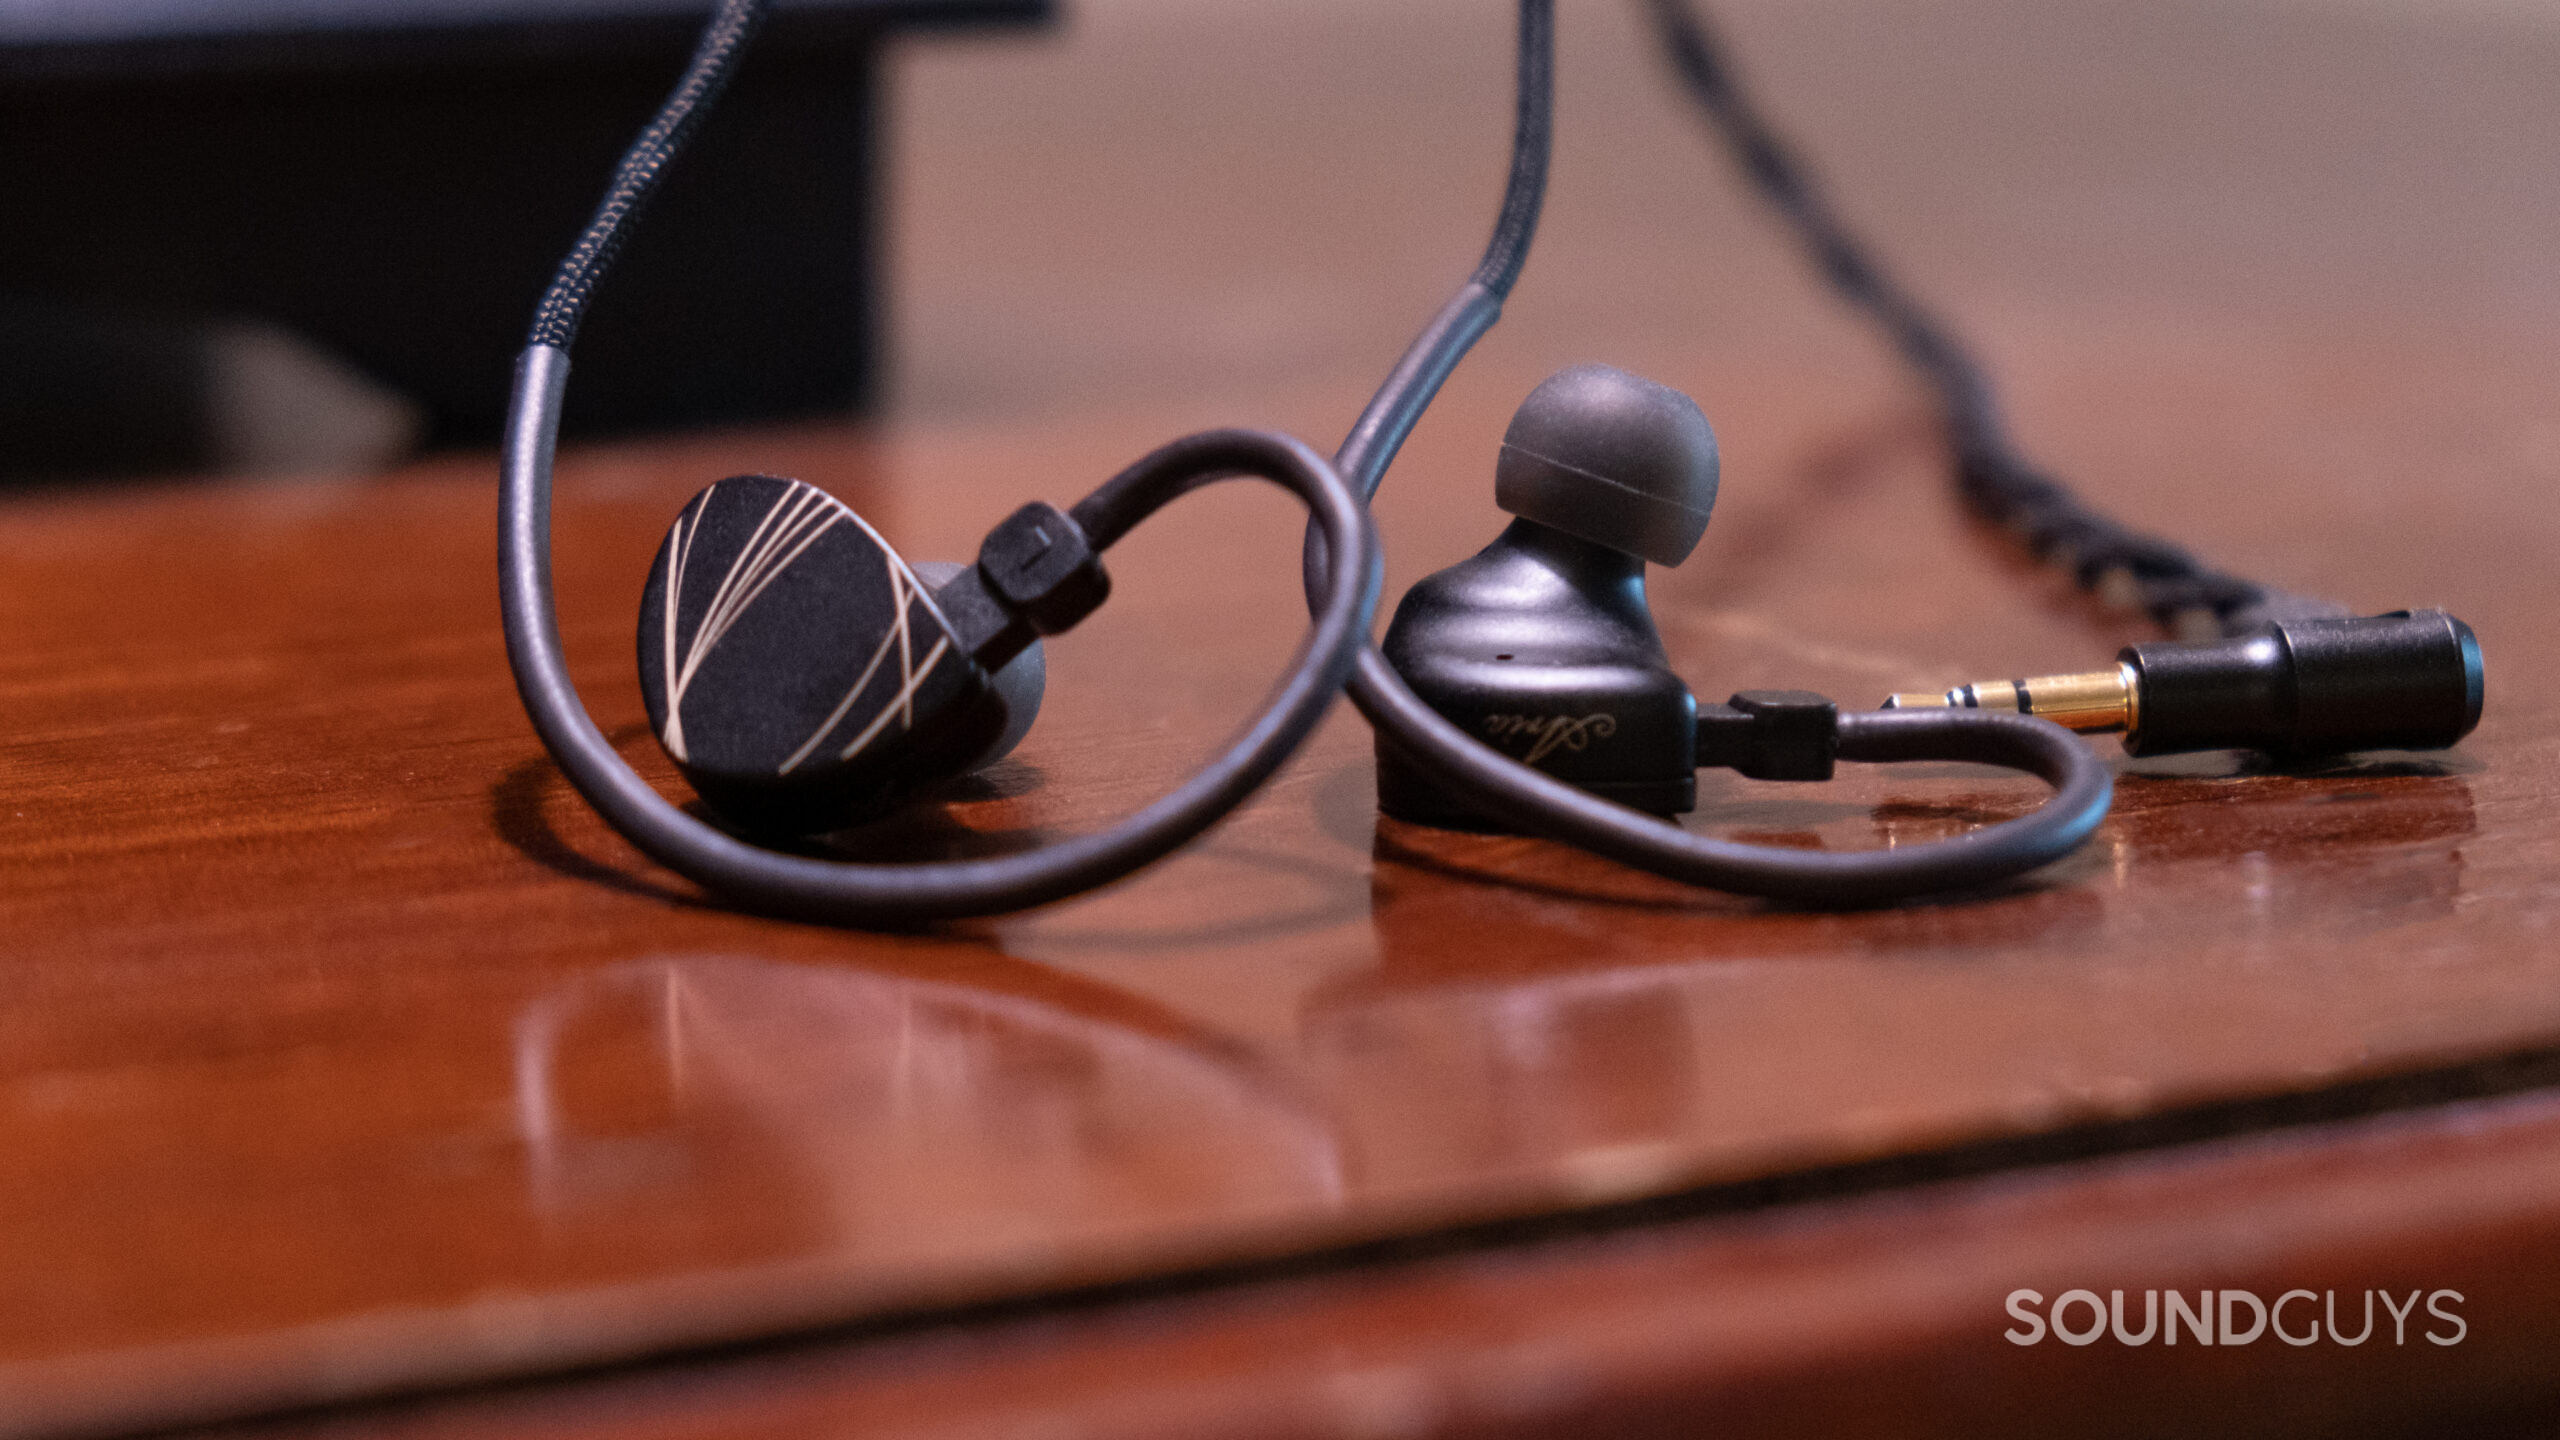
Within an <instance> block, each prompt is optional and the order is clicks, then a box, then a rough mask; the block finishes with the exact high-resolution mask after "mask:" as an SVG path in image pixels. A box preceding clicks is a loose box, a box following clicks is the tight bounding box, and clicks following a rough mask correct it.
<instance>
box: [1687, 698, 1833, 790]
mask: <svg viewBox="0 0 2560 1440" xmlns="http://www.w3.org/2000/svg"><path fill="white" fill-rule="evenodd" d="M1839 755H1840V707H1839V706H1837V705H1835V704H1833V703H1831V700H1830V699H1829V698H1828V697H1827V696H1822V695H1816V694H1814V693H1813V692H1812V691H1810V690H1745V691H1743V692H1742V693H1741V694H1739V695H1736V696H1734V697H1733V699H1732V700H1730V701H1728V702H1727V703H1725V704H1722V705H1701V706H1699V707H1698V764H1699V766H1700V767H1701V768H1704V767H1707V766H1714V765H1722V766H1727V767H1730V768H1731V769H1733V770H1736V771H1738V772H1740V773H1741V774H1743V775H1746V776H1749V777H1750V778H1751V779H1754V780H1828V779H1830V778H1831V770H1832V765H1833V763H1834V762H1835V761H1836V760H1837V759H1838V758H1839Z"/></svg>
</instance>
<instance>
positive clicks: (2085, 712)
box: [1884, 610, 2482, 755]
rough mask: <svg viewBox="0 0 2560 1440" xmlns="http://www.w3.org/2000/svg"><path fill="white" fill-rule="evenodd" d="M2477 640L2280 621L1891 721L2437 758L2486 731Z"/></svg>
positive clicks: (1890, 703) (2439, 627) (2418, 625)
mask: <svg viewBox="0 0 2560 1440" xmlns="http://www.w3.org/2000/svg"><path fill="white" fill-rule="evenodd" d="M2481 692H2482V672H2481V666H2480V641H2479V639H2478V637H2476V636H2475V635H2473V634H2472V632H2471V627H2470V626H2468V625H2465V624H2463V623H2462V622H2461V621H2460V620H2457V619H2455V618H2454V617H2452V616H2451V615H2448V614H2446V613H2444V612H2443V611H2441V610H2400V611H2394V612H2393V613H2391V614H2389V615H2368V616H2362V617H2341V618H2336V619H2326V618H2322V619H2305V620H2282V621H2274V622H2270V623H2269V624H2267V625H2265V626H2262V627H2260V628H2259V629H2257V630H2254V631H2252V632H2250V633H2249V634H2246V635H2239V636H2234V637H2231V638H2229V639H2218V640H2204V641H2162V642H2155V643H2151V644H2144V645H2128V646H2126V647H2125V649H2124V651H2123V652H2122V653H2121V654H2120V655H2119V656H2118V657H2117V659H2116V664H2115V666H2114V667H2113V668H2112V669H2107V670H2093V671H2089V672H2087V673H2085V674H2079V675H2047V676H2042V677H2038V678H2034V679H2028V680H1988V681H1979V682H1976V683H1974V684H1971V685H1959V686H1957V687H1956V688H1955V689H1953V690H1950V691H1948V692H1947V693H1946V694H1944V695H1925V694H1898V695H1894V696H1891V697H1889V698H1888V699H1887V700H1886V701H1885V702H1884V708H1885V709H1888V710H1908V709H1920V708H1931V707H1937V706H1954V707H1957V708H1960V709H1975V710H2011V711H2016V712H2018V713H2020V714H2025V715H2036V716H2041V717H2043V718H2044V719H2047V720H2051V721H2053V722H2054V723H2056V724H2059V725H2064V726H2068V727H2070V728H2071V729H2073V730H2078V731H2082V732H2086V733H2106V732H2110V731H2121V732H2123V734H2124V737H2125V738H2124V744H2125V749H2126V750H2127V751H2129V752H2131V753H2132V754H2135V755H2165V754H2173V753H2176V752H2179V751H2185V750H2222V749H2248V750H2265V751H2270V752H2274V753H2279V754H2314V755H2318V754H2340V753H2344V752H2346V751H2351V750H2385V749H2392V750H2440V749H2443V748H2445V747H2447V746H2450V745H2452V744H2454V743H2455V742H2457V741H2459V740H2460V739H2461V738H2462V737H2463V736H2465V735H2468V734H2470V733H2471V730H2472V727H2474V726H2476V725H2478V724H2479V723H2480V704H2481Z"/></svg>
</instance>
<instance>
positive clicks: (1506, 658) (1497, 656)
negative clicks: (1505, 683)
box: [1493, 655, 1511, 660]
mask: <svg viewBox="0 0 2560 1440" xmlns="http://www.w3.org/2000/svg"><path fill="white" fill-rule="evenodd" d="M1493 658H1494V659H1496V660H1508V659H1510V658H1511V657H1510V656H1508V655H1496V656H1494V657H1493Z"/></svg>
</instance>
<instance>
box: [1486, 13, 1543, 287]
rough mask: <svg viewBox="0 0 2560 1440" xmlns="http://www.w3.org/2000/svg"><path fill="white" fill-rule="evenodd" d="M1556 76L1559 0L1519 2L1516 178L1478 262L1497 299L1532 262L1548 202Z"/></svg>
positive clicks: (1513, 134)
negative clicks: (1532, 244) (1533, 242)
mask: <svg viewBox="0 0 2560 1440" xmlns="http://www.w3.org/2000/svg"><path fill="white" fill-rule="evenodd" d="M1555 75H1556V9H1555V3H1554V0H1536V3H1533V4H1526V5H1522V6H1521V7H1520V58H1519V83H1518V85H1517V87H1516V89H1515V95H1516V99H1515V101H1514V110H1515V117H1514V119H1513V122H1512V129H1511V178H1510V181H1509V183H1507V184H1506V185H1504V186H1503V190H1502V212H1501V214H1500V215H1498V216H1496V217H1495V219H1494V225H1493V238H1492V239H1491V240H1490V241H1488V242H1487V243H1486V245H1485V247H1484V260H1483V262H1482V263H1480V264H1478V265H1477V266H1476V273H1475V275H1474V277H1473V279H1474V281H1475V283H1476V284H1478V285H1481V286H1483V287H1484V288H1485V289H1487V290H1489V291H1491V292H1492V293H1493V294H1494V296H1495V297H1496V298H1501V297H1505V296H1508V295H1509V294H1510V293H1511V287H1512V285H1513V284H1514V283H1516V282H1517V281H1518V280H1519V278H1520V268H1521V267H1522V266H1524V265H1526V264H1528V263H1529V242H1530V240H1531V239H1533V238H1535V236H1536V235H1537V233H1538V212H1539V211H1540V210H1541V209H1543V208H1545V206H1546V203H1547V152H1548V151H1549V150H1550V149H1552V148H1553V139H1554V134H1555V105H1554V104H1553V102H1552V100H1551V98H1550V97H1552V96H1553V95H1554V93H1555V83H1556V80H1555Z"/></svg>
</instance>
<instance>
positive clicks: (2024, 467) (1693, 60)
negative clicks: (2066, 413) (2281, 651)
mask: <svg viewBox="0 0 2560 1440" xmlns="http://www.w3.org/2000/svg"><path fill="white" fill-rule="evenodd" d="M1646 6H1647V8H1648V9H1649V10H1650V11H1651V13H1652V16H1653V22H1654V27H1655V32H1656V34H1657V36H1658V37H1659V39H1660V40H1661V43H1662V48H1663V52H1664V54H1665V56H1666V57H1667V58H1668V59H1669V61H1670V63H1671V67H1672V70H1673V72H1674V73H1675V74H1676V75H1677V76H1678V78H1679V81H1680V86H1681V89H1682V91H1683V92H1684V93H1685V94H1686V95H1687V96H1688V98H1689V99H1690V100H1691V102H1693V103H1694V104H1695V105H1696V106H1697V107H1698V110H1699V111H1700V113H1701V114H1703V115H1704V116H1705V118H1706V119H1707V121H1708V122H1709V123H1710V125H1711V126H1712V127H1713V129H1714V131H1715V133H1716V135H1717V137H1718V138H1719V139H1720V140H1722V141H1723V143H1724V147H1725V149H1726V151H1727V153H1728V154H1729V155H1730V156H1731V157H1732V159H1733V162H1734V164H1735V165H1736V166H1737V167H1739V168H1740V169H1741V171H1742V173H1743V176H1744V177H1745V178H1746V179H1747V180H1748V181H1749V182H1750V184H1751V187H1752V189H1753V190H1755V191H1757V192H1758V193H1759V196H1760V198H1761V199H1762V200H1763V201H1765V202H1767V204H1768V205H1769V207H1770V208H1771V209H1773V210H1775V211H1777V212H1778V215H1779V217H1780V218H1781V219H1783V220H1784V221H1785V222H1786V224H1787V227H1788V228H1789V229H1790V230H1792V231H1793V232H1794V233H1795V238H1796V240H1797V242H1798V243H1799V244H1800V245H1802V246H1803V247H1804V250H1805V252H1806V254H1807V257H1808V259H1809V260H1810V261H1811V263H1812V264H1813V266H1814V268H1815V269H1816V270H1817V271H1818V272H1819V273H1820V274H1821V276H1822V279H1823V281H1824V283H1826V284H1828V285H1829V286H1830V287H1831V289H1832V290H1833V291H1834V292H1836V293H1837V294H1838V295H1839V296H1840V298H1841V299H1842V300H1844V301H1846V302H1847V303H1848V304H1849V305H1850V306H1851V307H1852V308H1854V309H1857V310H1859V311H1861V312H1863V313H1865V314H1866V315H1867V317H1868V318H1869V319H1871V320H1873V321H1874V322H1875V323H1876V324H1877V326H1878V327H1880V328H1881V329H1882V330H1883V331H1884V332H1885V334H1886V336H1887V337H1888V338H1890V339H1891V341H1892V342H1893V345H1894V348H1895V349H1896V350H1898V351H1900V352H1901V354H1902V357H1903V359H1904V360H1905V361H1907V362H1908V363H1909V364H1910V365H1911V367H1912V368H1913V369H1914V370H1916V371H1918V372H1919V373H1920V376H1921V379H1922V380H1923V381H1924V382H1925V383H1926V384H1927V385H1928V387H1929V389H1930V391H1931V393H1932V395H1933V396H1934V398H1935V400H1936V402H1937V407H1938V411H1939V414H1940V417H1941V420H1942V423H1943V424H1944V425H1945V427H1946V433H1947V441H1948V445H1949V447H1950V448H1951V449H1952V450H1953V452H1954V459H1955V480H1956V489H1957V493H1958V494H1959V495H1960V496H1961V497H1962V498H1963V500H1964V502H1965V504H1966V505H1967V506H1968V507H1969V508H1971V509H1972V511H1973V512H1974V513H1975V514H1976V515H1979V516H1981V517H1982V518H1983V519H1985V520H1987V521H1990V522H1991V523H1993V524H1995V525H1999V526H2002V527H2004V528H2006V529H2007V530H2009V531H2010V533H2012V534H2014V535H2016V536H2017V537H2018V539H2019V541H2020V543H2022V544H2024V545H2025V546H2026V547H2027V548H2028V549H2029V550H2030V551H2031V552H2032V553H2033V554H2034V555H2035V556H2036V557H2037V558H2038V559H2039V560H2042V561H2044V562H2046V563H2048V564H2051V565H2054V566H2056V567H2057V568H2060V569H2062V570H2064V571H2065V572H2067V573H2068V574H2069V575H2070V577H2071V579H2072V581H2073V583H2075V584H2077V585H2078V586H2079V587H2080V588H2081V589H2083V590H2086V591H2089V592H2091V593H2093V594H2096V595H2098V596H2099V597H2100V598H2102V599H2104V600H2107V601H2109V602H2110V603H2113V604H2117V605H2123V606H2130V607H2135V608H2139V609H2141V610H2142V611H2144V612H2145V613H2147V614H2149V615H2150V616H2151V618H2152V619H2153V620H2155V621H2156V622H2158V623H2159V624H2160V625H2161V627H2162V628H2164V629H2166V630H2168V631H2170V632H2171V633H2172V634H2176V635H2178V636H2180V637H2181V638H2204V637H2208V636H2211V635H2217V634H2220V635H2235V634H2239V633H2242V632H2244V631H2247V630H2251V629H2254V628H2256V627H2257V626H2258V625H2260V624H2262V623H2264V622H2265V621H2267V620H2269V619H2277V618H2293V617H2297V616H2303V615H2312V614H2322V615H2326V614H2340V613H2343V612H2342V611H2341V610H2340V608H2339V607H2337V606H2334V605H2330V604H2328V603H2326V602H2323V601H2317V600H2309V599H2306V598H2304V597H2301V596H2296V595H2292V594H2289V593H2287V592H2285V591H2281V590H2278V589H2276V588H2274V587H2272V586H2268V585H2262V584H2260V583H2258V582H2256V581H2254V580H2245V579H2242V578H2241V577H2239V576H2237V575H2232V574H2230V573H2228V572H2225V571H2222V570H2217V569H2214V568H2213V567H2211V566H2209V565H2207V564H2205V563H2204V562H2203V561H2201V560H2199V559H2197V558H2196V557H2195V556H2194V555H2193V554H2191V553H2189V552H2188V551H2187V550H2186V549H2185V548H2184V547H2182V546H2179V545H2177V544H2175V543H2173V542H2171V541H2168V540H2165V539H2162V538H2161V537H2159V536H2157V535H2151V534H2146V533H2144V532H2142V531H2139V530H2136V529H2133V528H2131V527H2130V526H2127V525H2125V524H2123V523H2122V522H2120V521H2117V520H2115V519H2113V518H2111V517H2109V516H2107V515H2105V514H2103V513H2101V512H2099V511H2098V510H2096V509H2093V508H2092V507H2090V506H2089V505H2088V504H2087V503H2085V502H2083V501H2082V500H2081V499H2080V498H2079V497H2078V496H2076V495H2074V494H2072V492H2071V490H2070V488H2069V487H2068V486H2066V485H2064V484H2063V483H2062V482H2061V481H2059V480H2056V479H2055V478H2053V477H2052V476H2051V475H2050V474H2048V473H2046V472H2045V471H2043V470H2042V469H2040V468H2038V467H2037V466H2036V465H2035V464H2033V463H2032V462H2030V461H2028V460H2027V459H2026V458H2024V457H2023V456H2021V455H2020V454H2019V453H2018V449H2017V446H2016V445H2015V444H2014V443H2013V442H2012V441H2011V439H2010V437H2009V433H2008V429H2007V427H2006V426H2004V425H2003V424H2002V423H2001V420H2000V414H1999V409H1998V406H1997V404H1996V402H1995V400H1994V398H1993V395H1992V389H1991V382H1990V378H1989V376H1988V375H1987V374H1986V373H1985V372H1984V370H1983V368H1982V365H1981V363H1980V362H1979V361H1977V360H1976V359H1975V358H1974V356H1973V354H1972V352H1971V351H1970V350H1969V349H1967V348H1966V346H1965V344H1964V343H1963V342H1962V341H1961V340H1959V339H1958V338H1957V337H1956V335H1955V333H1954V332H1953V331H1952V330H1950V329H1949V328H1948V327H1947V326H1946V324H1945V323H1944V322H1943V321H1941V320H1940V319H1939V318H1938V317H1937V316H1936V315H1934V314H1932V313H1931V312H1930V310H1929V309H1928V307H1927V306H1925V305H1923V304H1921V302H1920V301H1919V299H1918V298H1917V297H1915V296H1913V295H1912V293H1911V292H1910V291H1909V290H1906V289H1904V288H1903V287H1902V285H1901V284H1900V283H1899V282H1897V281H1896V280H1895V279H1894V278H1893V277H1892V276H1891V275H1890V274H1888V273H1887V272H1886V271H1885V269H1884V267H1883V266H1882V265H1881V264H1880V263H1879V262H1878V261H1877V260H1876V258H1875V254H1874V252H1873V251H1872V250H1871V249H1870V248H1869V247H1868V246H1867V245H1865V244H1864V243H1862V242H1861V241H1860V240H1859V238H1858V236H1857V235H1856V233H1855V232H1854V231H1853V230H1852V229H1851V228H1850V226H1849V224H1848V222H1847V221H1846V220H1844V219H1842V218H1841V215H1840V212H1839V211H1838V210H1837V209H1835V208H1833V206H1832V204H1831V201H1830V198H1829V197H1828V196H1827V195H1826V194H1825V193H1824V192H1823V189H1822V186H1821V183H1820V182H1819V181H1818V180H1817V179H1816V178H1815V177H1814V175H1813V172H1812V171H1811V170H1810V169H1809V168H1808V167H1807V166H1806V165H1805V163H1804V162H1803V161H1802V160H1801V159H1799V158H1798V157H1797V155H1796V153H1795V151H1794V150H1793V148H1792V147H1790V146H1789V145H1788V144H1787V142H1786V141H1785V140H1784V139H1783V138H1781V137H1780V136H1779V134H1778V133H1777V131H1776V129H1775V128H1774V127H1773V126H1772V125H1771V124H1770V123H1769V120H1768V118H1767V116H1766V115H1764V114H1763V113H1762V112H1761V111H1760V109H1759V107H1758V106H1757V105H1755V104H1754V103H1753V101H1752V98H1751V96H1750V94H1749V92H1748V91H1747V90H1746V89H1745V88H1744V86H1743V83H1742V80H1741V77H1740V76H1739V75H1738V74H1737V72H1736V71H1735V69H1734V66H1733V63H1732V61H1731V60H1730V59H1729V58H1727V54H1726V51H1725V49H1724V47H1723V45H1722V44H1721V42H1720V41H1719V40H1718V39H1717V38H1716V35H1715V32H1714V31H1713V30H1712V29H1711V28H1710V27H1709V26H1708V24H1707V21H1706V17H1705V16H1704V15H1703V14H1701V13H1700V12H1699V10H1698V9H1697V8H1696V6H1695V5H1694V4H1692V3H1691V0H1646Z"/></svg>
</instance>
